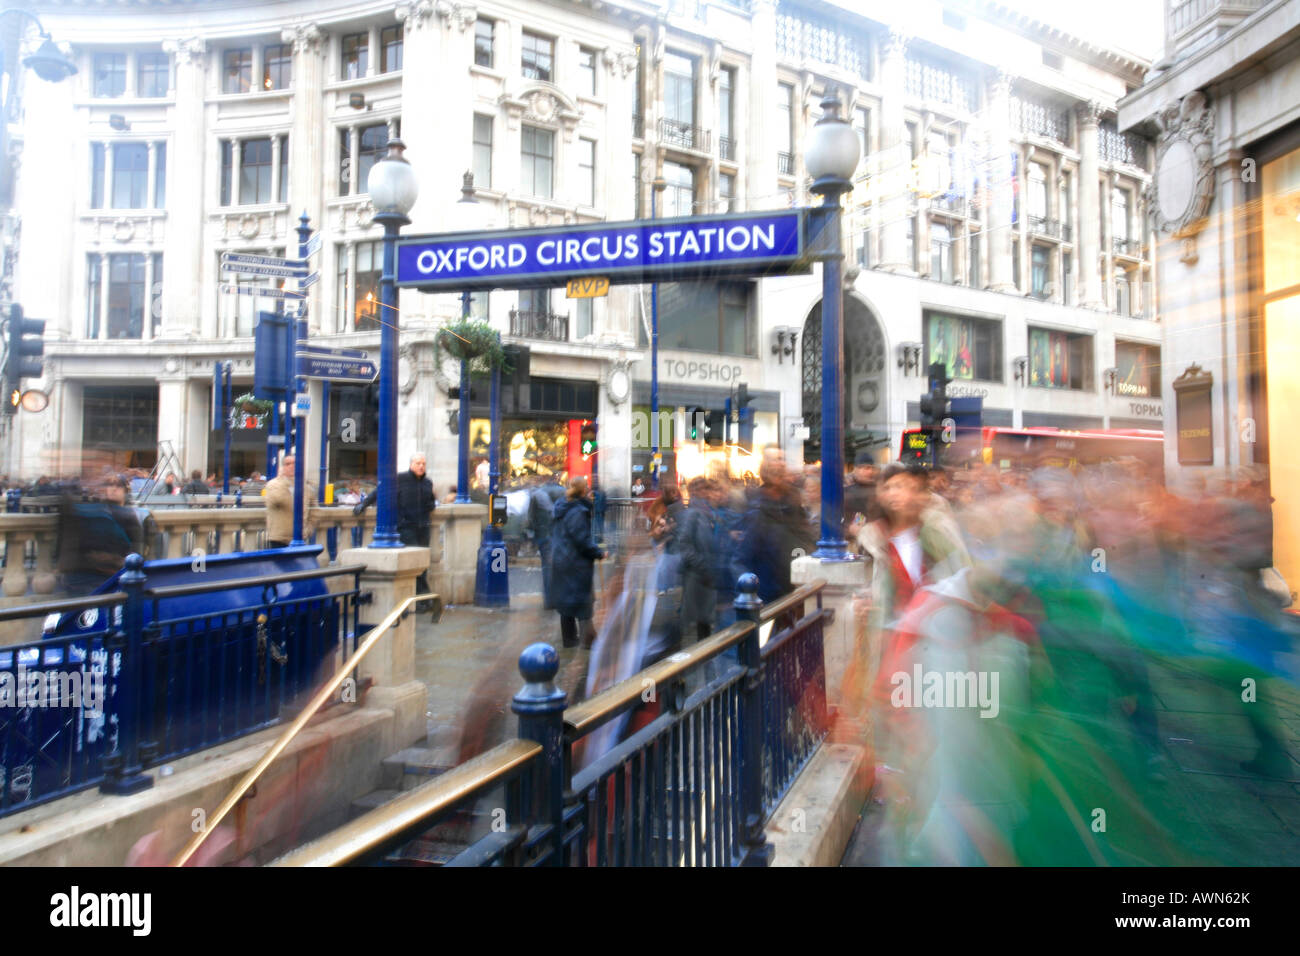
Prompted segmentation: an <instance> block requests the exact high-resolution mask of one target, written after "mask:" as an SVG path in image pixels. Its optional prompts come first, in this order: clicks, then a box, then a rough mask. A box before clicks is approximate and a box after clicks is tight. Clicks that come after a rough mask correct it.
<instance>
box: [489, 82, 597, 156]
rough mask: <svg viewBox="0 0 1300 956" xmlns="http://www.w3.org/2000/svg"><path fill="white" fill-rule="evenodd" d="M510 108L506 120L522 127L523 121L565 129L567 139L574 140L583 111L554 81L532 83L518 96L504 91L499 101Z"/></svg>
mask: <svg viewBox="0 0 1300 956" xmlns="http://www.w3.org/2000/svg"><path fill="white" fill-rule="evenodd" d="M497 102H498V103H499V104H500V105H501V106H504V107H505V109H506V123H507V126H508V127H509V128H510V129H512V130H513V129H518V128H519V122H520V120H521V119H522V120H524V121H526V122H528V123H531V124H535V125H538V126H543V127H549V128H550V129H563V130H564V138H565V142H572V140H573V132H574V130H575V129H577V126H578V121H579V120H580V119H582V111H581V110H579V109H578V106H577V104H576V103H575V102H574V101H573V100H571V99H569V97H568V96H566V95H565V94H564V93H563V92H561V91H560V89H559V88H558V87H556V86H554V85H552V84H550V83H530V84H528V85H526V86H525V87H524V88H523V89H521V90H520V91H519V92H518V93H517V94H516V95H513V96H512V95H510V94H509V93H507V94H503V95H502V96H501V97H500V99H499V100H498V101H497Z"/></svg>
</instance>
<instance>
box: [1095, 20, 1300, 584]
mask: <svg viewBox="0 0 1300 956" xmlns="http://www.w3.org/2000/svg"><path fill="white" fill-rule="evenodd" d="M1165 15H1166V34H1165V36H1166V43H1165V55H1164V56H1163V57H1162V58H1161V59H1160V60H1159V61H1158V62H1157V64H1156V65H1155V68H1154V69H1153V71H1152V72H1151V73H1150V74H1149V75H1148V77H1147V80H1146V82H1145V83H1144V84H1143V85H1142V87H1141V88H1140V89H1138V90H1136V91H1134V92H1133V93H1131V94H1130V95H1129V96H1128V97H1126V98H1125V99H1124V100H1123V101H1122V102H1121V104H1120V122H1121V127H1122V128H1124V129H1130V130H1135V131H1138V132H1140V133H1142V134H1144V135H1149V136H1153V137H1155V139H1156V147H1157V148H1156V166H1155V169H1156V180H1155V187H1156V197H1155V206H1156V208H1155V210H1154V211H1155V213H1156V220H1157V226H1158V229H1157V233H1156V235H1157V242H1156V247H1155V249H1156V256H1155V267H1156V280H1157V286H1158V289H1159V297H1160V301H1161V319H1162V324H1163V326H1164V332H1165V341H1164V350H1165V367H1166V369H1167V374H1166V375H1165V376H1164V389H1165V393H1164V396H1165V405H1166V408H1167V413H1166V416H1165V436H1166V441H1165V463H1166V473H1167V475H1168V478H1169V482H1170V484H1171V486H1173V487H1175V488H1180V489H1181V488H1186V487H1190V486H1195V485H1196V484H1197V483H1199V482H1201V481H1202V480H1203V479H1205V478H1209V477H1219V478H1222V477H1235V476H1236V475H1237V474H1238V473H1239V469H1241V468H1242V467H1243V466H1246V467H1249V466H1255V468H1254V469H1252V470H1253V471H1255V472H1257V473H1258V474H1259V475H1260V476H1263V475H1264V474H1265V473H1266V474H1267V477H1268V480H1269V484H1270V487H1271V491H1272V496H1273V498H1274V499H1275V500H1274V502H1273V563H1274V565H1275V566H1276V567H1277V568H1278V570H1279V571H1281V572H1282V575H1283V577H1285V578H1286V580H1287V581H1288V582H1289V583H1290V585H1291V587H1292V588H1295V587H1296V585H1297V582H1300V507H1298V506H1297V501H1296V496H1295V494H1294V489H1296V488H1297V487H1300V449H1297V446H1296V445H1295V443H1293V442H1291V441H1289V440H1288V439H1289V438H1290V432H1291V429H1290V417H1291V415H1293V414H1294V413H1295V410H1296V409H1300V375H1298V374H1297V371H1296V356H1297V349H1298V348H1300V2H1297V0H1272V2H1263V0H1231V2H1229V0H1183V2H1176V0H1166V11H1165Z"/></svg>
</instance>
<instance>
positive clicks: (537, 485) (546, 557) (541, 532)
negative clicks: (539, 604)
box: [528, 475, 555, 610]
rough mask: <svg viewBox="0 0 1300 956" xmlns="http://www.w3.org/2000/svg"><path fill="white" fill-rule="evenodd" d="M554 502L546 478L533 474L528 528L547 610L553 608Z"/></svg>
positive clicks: (529, 494) (529, 493) (529, 495)
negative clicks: (540, 574)
mask: <svg viewBox="0 0 1300 956" xmlns="http://www.w3.org/2000/svg"><path fill="white" fill-rule="evenodd" d="M554 511H555V502H554V501H552V500H551V496H550V494H549V493H548V492H547V490H546V478H544V477H543V476H541V475H534V476H533V477H532V479H531V489H530V490H529V492H528V529H529V530H530V531H532V533H533V543H534V544H535V545H537V555H538V557H539V558H541V561H542V598H543V606H544V607H545V608H546V609H547V610H553V609H554V608H555V600H554V599H553V598H552V596H551V530H552V525H553V523H554V521H555V519H554V516H553V514H554Z"/></svg>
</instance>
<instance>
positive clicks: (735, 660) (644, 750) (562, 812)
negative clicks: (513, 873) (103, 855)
mask: <svg viewBox="0 0 1300 956" xmlns="http://www.w3.org/2000/svg"><path fill="white" fill-rule="evenodd" d="M823 587H824V582H820V581H819V582H815V583H813V584H810V585H807V586H805V587H803V588H800V589H799V590H798V591H796V592H795V593H794V594H791V595H789V596H787V597H785V598H783V599H781V600H779V601H776V602H773V604H772V605H770V606H769V607H767V608H763V607H762V606H761V605H760V603H759V601H758V597H757V594H756V590H757V579H756V578H754V576H753V575H745V576H743V577H742V578H741V580H740V583H739V590H740V595H739V597H738V598H737V601H736V613H737V618H738V620H737V623H735V624H733V625H731V626H730V627H728V628H725V629H724V630H721V631H719V632H717V633H715V634H713V635H712V636H710V637H709V638H708V639H707V640H705V641H702V642H700V643H698V644H694V645H691V646H690V647H689V648H687V649H684V650H682V651H680V652H679V653H676V654H673V655H671V656H670V657H668V658H666V659H665V660H662V661H660V662H659V663H657V664H654V665H653V666H651V667H648V668H646V669H645V670H643V671H641V672H640V673H638V674H636V675H635V676H633V677H631V678H629V679H628V680H625V681H623V682H622V683H620V684H618V685H616V686H614V687H612V688H610V689H609V690H607V691H604V692H603V693H601V694H598V695H597V696H595V697H593V698H591V699H590V700H587V701H584V702H582V703H580V704H578V705H575V706H572V707H568V708H566V707H565V703H566V699H567V695H566V694H565V693H564V691H562V690H560V689H559V688H557V687H556V686H555V684H554V679H555V676H556V673H557V671H558V656H557V654H556V651H555V649H554V648H552V647H551V646H550V645H549V644H534V645H532V646H531V647H529V648H528V649H526V650H525V651H524V653H523V654H522V655H521V656H520V659H519V670H520V673H521V674H522V675H523V678H524V681H525V685H524V687H523V689H522V690H521V691H520V692H519V693H518V694H516V695H515V697H514V699H513V701H512V703H511V708H512V710H513V711H514V712H515V714H517V715H518V717H519V733H518V739H515V740H510V741H507V742H506V743H503V744H501V745H500V746H498V747H496V748H494V749H492V750H490V751H488V752H487V753H484V754H481V755H480V756H478V757H476V758H475V759H474V760H471V761H469V762H468V763H466V764H464V765H462V766H460V767H457V768H456V769H454V770H452V771H450V772H448V773H447V774H445V775H444V776H442V777H439V778H438V780H437V781H435V782H433V783H431V784H428V785H426V786H424V787H421V788H419V789H418V790H414V791H410V792H408V793H405V794H402V795H401V796H400V797H398V798H397V799H396V800H394V801H393V802H392V803H390V804H387V805H385V806H382V807H380V808H379V809H377V810H374V811H372V812H371V813H369V814H366V815H365V816H362V817H360V818H358V819H356V820H354V821H352V822H351V823H349V824H347V825H345V826H344V827H342V828H340V829H339V830H336V831H334V832H333V833H331V834H329V835H327V836H326V837H324V838H322V839H321V840H319V841H317V842H315V843H313V844H309V845H308V846H305V847H303V848H301V849H299V850H297V851H294V852H293V853H290V854H288V855H287V856H285V857H283V858H281V859H280V860H279V861H277V863H278V864H279V865H290V866H292V865H308V864H311V865H344V864H363V865H364V864H378V863H382V862H384V861H385V859H386V858H388V857H389V856H390V854H392V852H393V851H394V850H396V849H398V848H401V847H406V852H404V853H403V854H402V856H403V857H404V858H406V859H411V858H412V857H420V856H421V855H424V858H426V859H435V860H438V861H441V862H444V863H445V864H446V865H449V866H485V865H495V866H643V865H653V866H765V865H767V864H768V863H770V862H771V846H770V845H769V844H768V843H767V842H766V837H765V825H766V821H767V819H768V817H770V816H771V814H772V813H773V811H774V810H775V809H776V807H777V805H778V804H779V802H780V800H781V798H782V797H783V795H784V794H785V793H786V792H787V791H788V789H789V787H790V785H791V784H792V783H793V782H794V780H795V779H796V778H797V777H798V775H799V773H800V772H801V771H802V769H803V767H804V766H805V764H806V763H807V761H808V759H809V758H810V757H811V756H812V754H813V752H814V751H815V750H816V749H817V747H818V745H819V744H820V743H821V741H822V740H823V739H824V738H825V736H826V733H827V726H828V725H827V708H826V685H825V665H824V649H823V632H824V627H825V624H826V622H827V621H828V620H829V619H830V616H831V613H830V612H829V611H828V610H825V609H823V608H822V606H821V592H822V588H823ZM810 604H814V605H815V606H812V607H808V605H810ZM768 624H771V634H770V636H769V638H768V640H767V641H766V642H765V643H762V644H760V634H761V632H762V631H763V630H765V629H766V626H767V625H768ZM733 651H734V652H735V654H734V656H733V653H732V652H733ZM715 672H716V673H715ZM656 710H657V713H656V712H655V711H656ZM631 717H635V718H636V721H635V722H636V723H637V724H638V725H639V726H637V727H636V728H635V729H630V730H629V729H628V728H626V727H624V726H623V725H624V724H625V723H628V722H629V720H628V719H629V718H631ZM609 734H612V735H613V736H622V738H623V739H621V740H618V741H617V742H616V743H614V745H613V746H612V747H609V749H607V750H605V751H604V752H602V753H599V754H593V755H592V756H594V759H590V760H588V759H587V755H586V754H585V753H584V748H588V747H592V746H596V745H597V742H598V741H599V740H600V738H601V737H602V736H604V735H609ZM601 746H604V745H601ZM584 761H585V766H583V767H581V768H580V769H578V770H576V771H575V770H574V766H575V763H576V762H584ZM421 846H423V847H425V848H427V849H428V852H427V854H422V853H421V851H420V850H418V849H417V848H418V847H421Z"/></svg>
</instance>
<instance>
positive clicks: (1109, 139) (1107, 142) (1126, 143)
mask: <svg viewBox="0 0 1300 956" xmlns="http://www.w3.org/2000/svg"><path fill="white" fill-rule="evenodd" d="M1097 153H1098V155H1100V157H1101V159H1102V161H1103V162H1107V163H1125V164H1127V165H1129V166H1136V167H1138V168H1139V169H1146V168H1147V144H1146V141H1145V140H1144V139H1142V138H1141V137H1140V136H1134V135H1133V134H1131V133H1121V132H1119V131H1118V130H1116V129H1115V125H1114V124H1113V123H1102V124H1101V127H1100V129H1098V131H1097Z"/></svg>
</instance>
